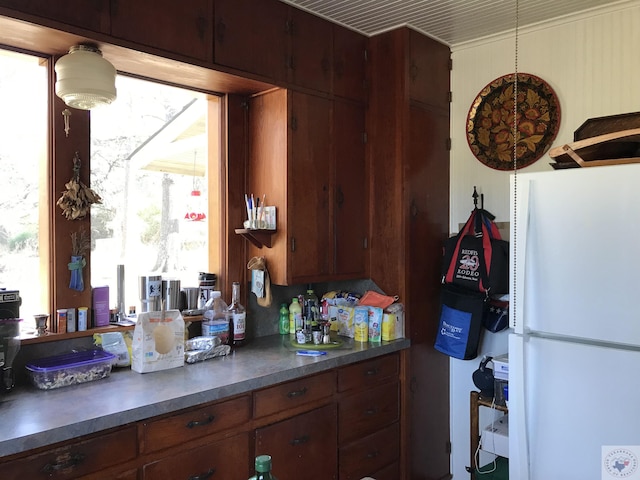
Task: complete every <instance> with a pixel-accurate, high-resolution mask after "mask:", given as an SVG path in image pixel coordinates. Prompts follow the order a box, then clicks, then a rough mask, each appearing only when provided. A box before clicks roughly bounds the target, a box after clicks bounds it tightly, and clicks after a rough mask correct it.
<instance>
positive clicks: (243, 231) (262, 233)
mask: <svg viewBox="0 0 640 480" xmlns="http://www.w3.org/2000/svg"><path fill="white" fill-rule="evenodd" d="M236 233H237V234H238V235H242V236H243V237H244V238H246V239H247V240H249V241H250V242H251V243H252V244H253V245H255V246H256V247H258V248H262V247H267V248H271V235H273V234H274V233H276V231H275V230H262V229H260V230H251V229H248V228H236Z"/></svg>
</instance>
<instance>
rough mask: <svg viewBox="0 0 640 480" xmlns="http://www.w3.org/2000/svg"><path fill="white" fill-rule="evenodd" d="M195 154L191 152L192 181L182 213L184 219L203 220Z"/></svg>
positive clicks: (204, 216) (203, 214) (204, 215)
mask: <svg viewBox="0 0 640 480" xmlns="http://www.w3.org/2000/svg"><path fill="white" fill-rule="evenodd" d="M196 156H197V153H196V152H194V153H193V183H192V190H191V195H190V197H189V200H188V201H187V212H186V213H185V214H184V219H185V220H187V221H189V222H203V221H204V220H205V219H206V218H207V215H206V214H205V213H204V208H203V207H202V198H201V196H202V194H201V192H200V190H199V189H198V188H197V186H196Z"/></svg>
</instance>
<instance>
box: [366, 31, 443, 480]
mask: <svg viewBox="0 0 640 480" xmlns="http://www.w3.org/2000/svg"><path fill="white" fill-rule="evenodd" d="M449 56H450V51H449V48H448V47H447V46H446V45H442V44H440V43H438V42H436V41H435V40H433V39H430V38H427V37H424V36H422V35H420V34H418V33H417V32H415V31H413V30H411V29H408V28H400V29H397V30H394V31H391V32H386V33H384V34H380V35H377V36H374V37H372V38H370V57H369V62H370V64H371V92H370V103H369V120H368V121H369V122H370V124H369V128H368V131H369V142H368V144H367V156H368V158H369V161H370V165H369V166H370V172H371V173H370V178H371V182H372V185H371V189H372V191H374V192H375V195H372V197H371V206H370V208H371V212H372V215H371V221H372V224H373V225H376V227H377V228H376V238H375V243H372V245H371V252H370V274H371V278H372V279H373V280H374V281H375V282H376V284H377V285H378V286H379V287H380V288H381V289H382V290H384V291H386V292H394V293H396V294H398V295H400V297H401V298H402V299H403V303H404V305H405V331H406V333H407V336H408V337H409V338H410V339H411V348H410V350H409V352H408V354H407V355H403V358H404V361H403V366H402V371H403V372H404V375H405V378H406V383H405V385H404V388H405V391H404V394H405V396H406V398H407V400H406V409H405V404H403V410H404V411H405V414H404V417H403V418H404V419H403V424H402V425H403V426H404V427H405V428H404V429H402V428H401V432H402V434H403V441H404V442H406V444H407V445H409V446H410V451H408V452H406V454H407V456H406V458H405V460H404V463H403V464H402V465H401V469H402V471H403V472H406V474H405V475H404V476H405V477H406V478H445V477H446V476H447V475H449V468H450V461H449V455H450V444H449V358H448V357H446V356H445V355H441V354H440V353H438V352H437V351H435V349H434V348H433V345H434V340H435V333H436V331H437V325H438V314H439V307H440V282H439V278H440V274H439V269H440V265H441V261H442V245H443V244H444V241H445V240H446V238H447V237H448V234H449V171H450V166H449V147H448V140H449V103H448V98H449V97H448V92H449ZM408 385H411V389H410V390H409V389H408ZM424 445H429V448H427V449H425V448H424Z"/></svg>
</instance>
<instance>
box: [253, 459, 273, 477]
mask: <svg viewBox="0 0 640 480" xmlns="http://www.w3.org/2000/svg"><path fill="white" fill-rule="evenodd" d="M270 471H271V456H269V455H258V456H257V457H256V472H259V473H265V472H270Z"/></svg>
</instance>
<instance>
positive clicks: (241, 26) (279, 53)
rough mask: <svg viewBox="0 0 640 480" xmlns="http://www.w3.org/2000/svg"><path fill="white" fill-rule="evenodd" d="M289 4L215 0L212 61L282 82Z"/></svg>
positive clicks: (271, 0) (286, 60) (273, 1)
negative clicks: (213, 59) (213, 58)
mask: <svg viewBox="0 0 640 480" xmlns="http://www.w3.org/2000/svg"><path fill="white" fill-rule="evenodd" d="M288 20H289V6H288V5H286V4H284V3H282V2H280V1H277V0H260V1H259V2H256V1H255V0H216V2H215V26H214V28H215V51H214V57H215V62H216V63H218V64H220V65H225V66H227V67H231V68H236V69H238V70H242V71H244V72H250V73H254V74H257V75H261V76H264V77H267V78H269V79H272V80H274V81H276V82H284V81H286V79H287V72H288V62H289V59H288V57H287V48H288V44H289V33H288V31H287V28H288Z"/></svg>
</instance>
